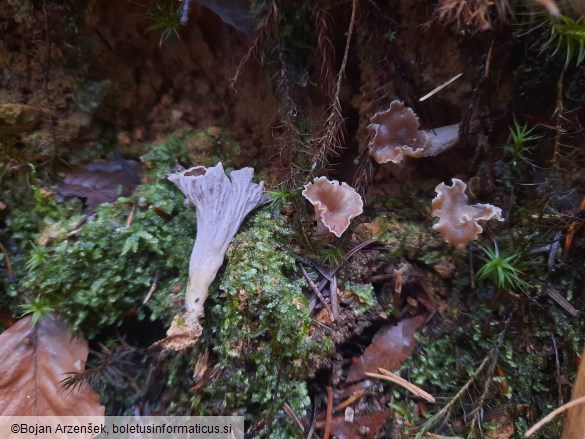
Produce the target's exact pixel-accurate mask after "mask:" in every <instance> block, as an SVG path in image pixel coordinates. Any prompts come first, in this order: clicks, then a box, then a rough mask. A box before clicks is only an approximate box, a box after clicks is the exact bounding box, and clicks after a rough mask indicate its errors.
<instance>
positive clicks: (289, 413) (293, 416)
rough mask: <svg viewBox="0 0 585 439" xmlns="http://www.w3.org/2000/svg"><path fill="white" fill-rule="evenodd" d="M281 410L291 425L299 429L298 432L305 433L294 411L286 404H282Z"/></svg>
mask: <svg viewBox="0 0 585 439" xmlns="http://www.w3.org/2000/svg"><path fill="white" fill-rule="evenodd" d="M283 409H284V412H285V413H286V414H287V416H288V417H289V418H290V419H291V420H292V421H293V423H294V424H295V425H296V426H297V427H299V430H301V431H305V426H304V425H303V423H302V422H301V420H300V419H299V417H298V416H297V415H296V413H295V412H294V410H293V409H292V408H291V406H290V405H288V403H286V402H285V403H284V406H283Z"/></svg>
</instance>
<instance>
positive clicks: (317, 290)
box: [299, 263, 333, 320]
mask: <svg viewBox="0 0 585 439" xmlns="http://www.w3.org/2000/svg"><path fill="white" fill-rule="evenodd" d="M299 267H301V271H302V273H303V276H304V277H305V279H306V280H307V283H308V284H309V286H310V287H311V289H312V290H313V292H314V293H315V294H316V295H317V297H318V298H319V300H320V301H321V303H322V304H323V307H324V308H325V309H326V310H327V314H329V317H330V318H331V320H333V312H332V311H331V308H329V304H328V303H327V302H326V301H325V298H324V297H323V295H322V294H321V291H319V288H317V285H315V282H313V279H311V277H310V276H309V273H307V270H305V267H303V264H300V263H299Z"/></svg>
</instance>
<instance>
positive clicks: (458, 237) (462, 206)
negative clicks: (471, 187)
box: [431, 178, 504, 251]
mask: <svg viewBox="0 0 585 439" xmlns="http://www.w3.org/2000/svg"><path fill="white" fill-rule="evenodd" d="M452 182H453V185H452V186H446V185H445V183H441V184H439V185H438V186H437V187H436V188H435V192H436V193H437V196H436V197H435V198H434V199H433V202H432V211H431V214H432V215H433V216H434V217H438V218H439V222H438V223H437V224H435V225H434V226H433V229H434V230H436V231H438V232H439V233H440V234H441V236H442V237H443V239H444V240H445V242H447V243H448V244H451V245H452V246H453V247H455V248H456V249H457V250H458V251H463V250H465V247H466V246H467V244H469V243H470V242H471V241H473V240H476V239H477V237H478V236H479V234H480V233H481V232H483V228H482V227H481V225H480V224H479V223H478V222H479V221H489V220H491V219H496V220H498V221H504V219H503V218H502V209H500V208H499V207H496V206H492V205H491V204H473V205H470V204H469V202H468V200H467V195H465V189H466V188H467V185H466V184H465V183H463V181H461V180H459V179H458V178H453V179H452Z"/></svg>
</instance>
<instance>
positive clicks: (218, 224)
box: [165, 163, 268, 348]
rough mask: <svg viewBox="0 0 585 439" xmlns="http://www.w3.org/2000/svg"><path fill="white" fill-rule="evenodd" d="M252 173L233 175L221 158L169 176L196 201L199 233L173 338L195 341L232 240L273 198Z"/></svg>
mask: <svg viewBox="0 0 585 439" xmlns="http://www.w3.org/2000/svg"><path fill="white" fill-rule="evenodd" d="M253 175H254V170H253V169H252V168H243V169H238V170H236V171H232V172H231V174H230V176H229V178H228V177H227V176H226V175H225V172H224V170H223V166H222V164H221V163H218V164H217V165H216V166H214V167H210V168H205V167H203V166H196V167H194V168H190V169H187V170H182V171H179V172H175V173H173V174H169V175H167V179H168V180H169V181H171V182H173V183H175V184H176V185H177V186H178V188H179V189H180V190H181V192H183V194H184V195H185V197H186V200H185V204H187V205H192V206H195V210H196V214H197V235H196V237H195V244H194V246H193V251H192V253H191V259H190V261H189V282H188V284H187V290H186V293H185V307H186V309H187V313H186V314H185V315H181V316H179V317H178V318H176V319H175V321H173V324H172V326H171V329H170V330H169V332H167V334H168V338H169V339H170V340H171V341H173V342H178V341H181V340H182V339H184V341H185V343H183V344H184V345H187V346H185V347H190V346H189V345H190V344H191V345H192V344H194V343H195V342H196V340H193V337H195V338H198V337H199V335H200V334H201V327H200V325H199V323H198V321H199V319H200V317H201V316H202V315H203V304H204V303H205V299H206V298H207V292H208V289H209V286H210V285H211V283H212V282H213V280H214V279H215V276H216V274H217V272H218V270H219V268H220V267H221V265H222V264H223V260H224V257H225V253H226V251H227V249H228V246H229V244H230V242H231V241H232V239H233V238H234V236H235V235H236V233H237V231H238V229H239V228H240V226H241V225H242V222H243V221H244V218H246V216H247V215H248V214H249V213H250V212H251V211H252V210H254V209H255V208H257V207H259V206H260V205H262V204H264V203H265V202H267V201H268V197H267V196H266V195H265V194H264V183H263V182H260V183H254V182H253V181H252V177H253ZM181 343H182V342H181ZM175 344H176V343H175ZM165 347H171V348H176V346H174V345H173V343H165Z"/></svg>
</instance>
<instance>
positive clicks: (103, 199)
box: [58, 161, 140, 208]
mask: <svg viewBox="0 0 585 439" xmlns="http://www.w3.org/2000/svg"><path fill="white" fill-rule="evenodd" d="M138 174H140V169H139V165H138V164H137V163H136V162H132V161H126V162H125V165H124V166H123V165H122V164H121V163H119V162H92V163H87V164H86V165H84V166H82V167H80V168H77V169H74V170H73V171H71V172H69V173H68V174H67V175H66V176H65V179H64V180H63V183H62V184H61V185H60V186H59V188H58V191H59V194H60V195H61V196H63V197H79V198H83V199H85V204H86V205H87V206H88V207H90V208H95V207H97V206H99V205H100V204H102V203H110V202H112V201H114V200H116V198H118V197H119V196H120V195H128V194H130V193H131V192H132V191H133V190H134V188H135V187H136V185H137V184H138V183H139V182H140V178H139V176H138Z"/></svg>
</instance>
